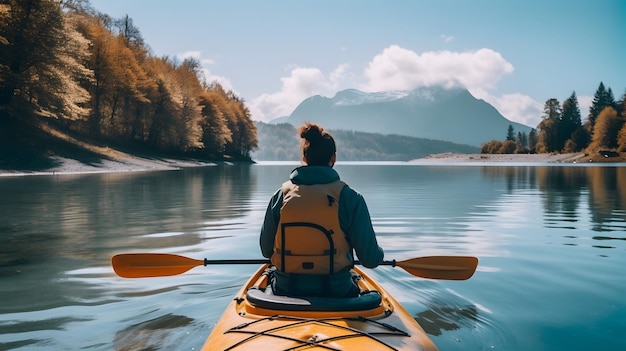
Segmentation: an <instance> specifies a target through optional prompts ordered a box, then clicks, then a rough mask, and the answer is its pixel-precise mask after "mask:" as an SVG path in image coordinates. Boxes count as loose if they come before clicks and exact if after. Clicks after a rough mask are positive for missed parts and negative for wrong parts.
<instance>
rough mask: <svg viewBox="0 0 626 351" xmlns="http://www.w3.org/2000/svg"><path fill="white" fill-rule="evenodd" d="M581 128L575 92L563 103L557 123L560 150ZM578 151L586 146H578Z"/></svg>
mask: <svg viewBox="0 0 626 351" xmlns="http://www.w3.org/2000/svg"><path fill="white" fill-rule="evenodd" d="M581 126H582V122H581V117H580V108H579V107H578V99H577V98H576V92H572V95H570V97H569V98H567V100H565V102H563V113H562V116H561V123H559V131H558V134H559V139H560V140H559V144H558V146H560V147H561V148H562V147H563V146H564V145H565V143H566V141H567V140H569V139H571V138H572V134H574V132H575V131H576V130H577V129H578V128H580V127H581ZM577 146H578V147H580V149H582V148H585V147H587V145H579V144H577Z"/></svg>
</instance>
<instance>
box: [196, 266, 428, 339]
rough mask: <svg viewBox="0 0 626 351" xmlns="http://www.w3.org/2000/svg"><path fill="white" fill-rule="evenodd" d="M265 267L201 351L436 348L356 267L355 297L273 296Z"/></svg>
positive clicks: (395, 302)
mask: <svg viewBox="0 0 626 351" xmlns="http://www.w3.org/2000/svg"><path fill="white" fill-rule="evenodd" d="M268 270H269V265H268V264H265V265H262V266H261V267H260V268H259V269H258V270H257V271H256V273H255V274H254V275H253V276H252V277H251V278H250V279H249V280H248V282H247V283H246V284H245V285H244V286H243V287H242V288H241V290H240V291H239V292H238V293H237V295H236V296H235V297H234V299H233V301H232V302H230V304H229V305H228V307H227V308H226V310H225V312H224V314H223V315H222V317H221V318H220V319H219V320H218V322H217V324H216V325H215V327H214V328H213V330H212V332H211V334H210V335H209V337H208V338H207V340H206V342H205V343H204V346H203V347H202V350H203V351H218V350H219V351H228V350H233V351H244V350H251V351H259V350H263V351H270V350H271V351H277V350H357V351H360V350H363V351H365V350H367V351H371V350H407V351H408V350H412V351H417V350H429V351H430V350H437V347H436V346H435V344H434V343H433V342H432V340H431V339H430V338H429V337H428V335H427V334H426V332H425V331H424V329H422V327H421V326H420V325H419V324H418V323H417V321H416V320H415V319H414V318H413V317H412V316H411V314H410V313H409V312H408V311H407V310H406V309H405V308H404V307H402V305H400V304H399V303H398V301H397V300H396V299H395V298H393V297H392V296H391V295H390V294H389V293H388V292H387V291H385V290H384V289H383V288H382V287H381V286H380V285H379V284H378V283H377V282H375V281H374V280H373V279H372V278H371V277H369V276H368V275H367V274H365V273H364V272H363V271H362V270H360V269H359V268H358V267H355V268H354V269H353V270H354V273H355V274H356V276H357V278H358V284H359V287H360V289H361V294H360V296H358V297H354V298H322V297H288V296H277V295H274V294H272V289H271V287H270V286H268Z"/></svg>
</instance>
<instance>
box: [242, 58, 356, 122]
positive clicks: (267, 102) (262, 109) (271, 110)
mask: <svg viewBox="0 0 626 351" xmlns="http://www.w3.org/2000/svg"><path fill="white" fill-rule="evenodd" d="M344 69H345V67H343V68H342V66H340V67H338V68H337V69H336V70H335V71H334V72H333V73H332V74H331V78H330V79H327V78H326V77H325V76H324V74H323V73H322V71H320V70H319V69H317V68H300V67H296V68H293V69H291V72H290V75H289V76H288V77H282V78H280V80H281V82H282V87H281V90H280V91H278V92H275V93H272V94H263V95H261V96H259V97H257V98H255V99H253V100H252V102H251V103H250V105H249V108H250V112H251V114H252V118H253V119H254V120H258V121H269V120H272V119H274V118H277V117H282V116H288V115H289V114H291V112H293V110H294V109H295V108H296V107H297V106H298V104H300V103H301V102H302V101H303V100H304V99H306V98H308V97H311V96H312V95H316V94H321V93H322V92H325V91H328V89H329V87H330V86H332V85H333V83H332V81H333V80H336V79H340V78H341V75H342V74H343V70H344Z"/></svg>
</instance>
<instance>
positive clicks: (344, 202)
mask: <svg viewBox="0 0 626 351" xmlns="http://www.w3.org/2000/svg"><path fill="white" fill-rule="evenodd" d="M298 133H299V135H300V138H301V149H302V162H303V163H304V165H303V166H300V167H297V168H296V169H294V170H293V171H292V172H291V175H290V176H289V180H288V181H286V182H285V183H283V185H282V186H281V187H280V188H279V189H278V190H277V191H276V192H275V193H274V195H273V196H272V198H271V199H270V201H269V204H268V206H267V210H266V213H265V219H264V222H263V226H262V228H261V236H260V246H261V252H262V254H263V256H264V257H266V258H270V259H271V262H272V264H273V266H274V269H273V271H272V273H271V276H270V280H271V287H272V289H273V291H274V293H275V294H277V295H289V296H320V297H355V296H358V294H359V288H358V286H357V283H356V282H355V280H354V279H353V275H352V273H351V268H352V267H353V266H354V255H353V252H354V251H355V252H356V255H357V257H358V259H359V260H360V263H361V265H363V266H365V267H368V268H374V267H376V266H378V265H379V264H380V263H381V262H382V261H383V257H384V252H383V249H382V248H381V247H380V246H379V245H378V242H377V240H376V234H375V233H374V228H373V227H372V221H371V218H370V214H369V210H368V208H367V205H366V203H365V199H364V198H363V196H362V195H361V194H360V193H358V192H357V191H355V190H354V189H352V188H350V187H349V186H348V185H347V184H346V183H344V182H343V181H341V180H340V178H339V174H338V173H337V172H336V171H335V170H334V169H333V166H334V164H335V162H336V160H337V153H336V145H335V140H334V139H333V137H332V136H331V135H330V134H329V133H328V132H326V131H325V130H324V128H322V127H321V126H319V125H317V124H313V123H305V124H304V125H302V126H301V127H300V128H299V129H298Z"/></svg>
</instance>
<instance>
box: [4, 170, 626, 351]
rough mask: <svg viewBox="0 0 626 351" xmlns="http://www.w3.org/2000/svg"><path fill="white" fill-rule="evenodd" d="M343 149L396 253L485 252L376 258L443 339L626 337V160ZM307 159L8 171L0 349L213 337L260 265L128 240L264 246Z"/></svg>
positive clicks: (354, 180)
mask: <svg viewBox="0 0 626 351" xmlns="http://www.w3.org/2000/svg"><path fill="white" fill-rule="evenodd" d="M624 166H625V165H620V166H618V167H615V166H611V167H585V166H552V167H546V166H539V165H534V166H528V165H519V166H496V165H491V166H482V165H481V166H478V165H474V166H461V165H449V166H429V165H414V164H393V163H392V164H389V163H384V164H380V163H379V164H340V165H337V166H336V168H337V169H338V171H339V172H340V174H341V175H342V178H343V179H344V180H345V181H347V182H348V183H349V184H350V185H352V186H353V187H354V188H356V189H358V190H359V191H360V192H362V193H363V194H364V195H365V197H366V200H367V203H368V206H369V209H370V212H371V214H372V217H373V222H374V226H375V229H376V230H377V233H378V237H379V241H380V243H381V245H382V246H383V247H384V248H385V250H386V258H387V259H394V258H395V259H398V260H400V259H406V258H411V257H417V256H425V255H440V254H441V255H472V256H477V257H479V259H480V263H479V268H478V271H477V273H476V274H475V275H474V277H472V278H471V279H470V280H467V281H461V282H458V281H434V280H424V279H419V278H415V277H413V276H410V275H409V274H407V273H406V272H404V271H403V270H401V269H399V268H395V269H394V268H391V267H381V268H378V269H376V270H373V271H372V274H373V275H374V276H375V277H376V278H377V279H379V280H380V281H381V282H382V283H383V284H384V285H385V286H386V287H387V288H388V289H389V290H390V291H391V292H392V293H393V294H394V295H395V296H396V297H397V298H398V299H399V300H400V301H401V302H402V303H403V304H404V306H405V307H407V309H408V310H409V311H410V312H411V313H412V314H413V315H414V316H415V318H416V319H417V320H418V321H419V322H420V323H421V324H422V326H423V327H424V329H426V330H427V332H428V333H429V334H430V335H431V337H432V339H433V340H434V342H435V343H436V344H437V345H438V346H439V348H440V349H441V350H551V351H552V350H567V351H571V350H599V349H604V350H626V338H625V337H624V331H625V330H626V300H625V299H624V294H625V292H626V278H625V275H624V267H626V167H624ZM293 167H294V165H293V164H257V165H247V166H240V165H235V166H215V167H208V168H202V169H188V170H185V171H167V172H153V173H132V174H93V175H66V176H33V177H19V178H6V177H5V178H0V350H80V349H86V350H198V349H199V348H200V347H201V346H202V344H203V342H204V340H205V338H206V337H207V336H208V334H209V332H210V331H211V327H212V325H213V324H214V323H215V322H216V320H217V319H218V318H219V316H220V314H221V313H222V311H223V310H224V308H225V307H226V305H227V304H228V302H229V301H230V300H231V298H232V297H233V295H234V294H235V293H236V291H237V290H238V289H239V287H240V286H241V284H242V283H243V282H244V281H245V280H246V279H247V277H248V276H249V275H250V274H251V273H252V272H253V271H254V270H255V269H256V267H255V266H210V267H198V268H195V269H193V270H191V271H190V272H188V273H186V274H183V275H180V276H176V277H168V278H149V279H122V278H118V277H116V276H115V275H114V274H113V272H112V269H111V267H110V264H109V259H110V257H111V255H113V254H116V253H126V252H165V253H178V254H182V255H185V256H190V257H194V258H204V257H206V258H210V259H226V258H259V257H260V253H259V249H258V230H259V227H260V225H261V221H262V217H263V213H264V210H265V206H266V204H267V201H268V199H269V197H270V196H271V194H272V193H273V192H274V190H275V189H276V187H277V186H278V185H279V184H280V183H281V182H282V181H283V180H284V179H285V177H286V176H287V174H288V173H289V171H290V170H291V169H292V168H293Z"/></svg>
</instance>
